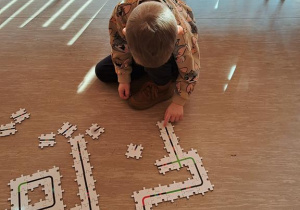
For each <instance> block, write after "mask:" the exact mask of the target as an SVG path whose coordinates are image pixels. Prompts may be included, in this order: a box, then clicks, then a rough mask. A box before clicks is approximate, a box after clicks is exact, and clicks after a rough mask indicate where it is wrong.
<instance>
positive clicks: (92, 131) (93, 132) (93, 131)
mask: <svg viewBox="0 0 300 210" xmlns="http://www.w3.org/2000/svg"><path fill="white" fill-rule="evenodd" d="M102 133H104V128H101V127H100V126H99V125H98V124H92V126H91V127H90V128H89V129H87V130H86V131H85V134H86V135H89V136H90V137H92V139H94V140H95V139H99V136H100V135H101V134H102Z"/></svg>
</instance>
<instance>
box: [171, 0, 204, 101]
mask: <svg viewBox="0 0 300 210" xmlns="http://www.w3.org/2000/svg"><path fill="white" fill-rule="evenodd" d="M168 2H169V4H170V6H171V7H173V13H174V15H175V18H176V20H177V24H178V25H180V26H181V27H182V28H183V34H179V35H178V36H177V42H176V46H175V49H174V52H173V55H174V57H175V59H176V63H177V66H178V70H179V75H178V78H177V80H176V91H175V92H176V94H174V96H173V99H172V101H173V102H174V103H176V104H179V105H184V104H185V103H186V101H187V100H188V99H189V96H190V95H191V94H192V92H193V90H194V88H195V85H196V84H197V81H198V79H199V72H200V52H199V46H198V32H197V26H196V23H195V20H194V16H193V13H192V10H191V8H190V7H189V6H187V5H186V4H185V3H183V2H181V1H179V0H178V1H176V2H175V3H174V2H172V1H168Z"/></svg>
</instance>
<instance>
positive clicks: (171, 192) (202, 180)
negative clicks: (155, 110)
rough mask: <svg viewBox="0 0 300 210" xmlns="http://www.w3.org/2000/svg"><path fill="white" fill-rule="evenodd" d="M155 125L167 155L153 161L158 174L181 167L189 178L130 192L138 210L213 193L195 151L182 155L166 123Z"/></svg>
mask: <svg viewBox="0 0 300 210" xmlns="http://www.w3.org/2000/svg"><path fill="white" fill-rule="evenodd" d="M157 126H158V127H159V129H160V132H161V138H162V139H163V140H164V144H165V149H166V150H167V152H169V155H168V156H165V157H164V158H162V159H160V160H157V161H156V163H155V165H156V166H157V167H158V169H159V172H160V173H162V174H165V173H166V172H168V171H171V170H175V169H176V170H180V169H181V168H182V167H184V166H185V167H187V169H188V170H189V171H190V173H191V174H192V177H193V178H192V179H188V180H186V181H184V182H179V183H176V182H174V183H173V184H170V185H165V186H161V185H159V186H158V187H155V188H150V189H145V188H144V189H143V190H140V191H138V192H133V195H132V197H133V198H134V201H135V202H136V209H138V210H149V209H152V205H153V204H155V205H158V203H161V202H164V201H171V202H174V200H175V199H178V198H183V197H186V198H189V196H192V195H194V194H200V193H201V194H202V195H204V193H205V192H207V191H209V190H211V191H212V190H213V185H212V184H211V182H210V181H209V179H208V175H207V171H206V170H205V168H204V167H203V165H202V158H201V157H200V156H199V154H198V153H197V151H196V150H193V149H192V150H190V151H189V152H187V153H186V152H183V149H182V148H181V147H180V145H179V144H178V138H177V137H176V135H175V133H174V130H173V126H172V125H171V124H170V123H168V125H167V126H166V127H164V126H163V122H158V123H157Z"/></svg>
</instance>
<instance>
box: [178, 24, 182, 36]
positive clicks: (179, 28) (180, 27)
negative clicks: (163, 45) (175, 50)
mask: <svg viewBox="0 0 300 210" xmlns="http://www.w3.org/2000/svg"><path fill="white" fill-rule="evenodd" d="M177 29H178V30H177V33H178V34H181V35H182V34H183V28H182V26H180V25H177Z"/></svg>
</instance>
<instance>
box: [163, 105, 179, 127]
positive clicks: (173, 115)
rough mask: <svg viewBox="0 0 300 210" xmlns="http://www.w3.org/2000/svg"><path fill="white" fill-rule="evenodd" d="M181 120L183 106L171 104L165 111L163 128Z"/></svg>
mask: <svg viewBox="0 0 300 210" xmlns="http://www.w3.org/2000/svg"><path fill="white" fill-rule="evenodd" d="M182 119H183V106H181V105H178V104H175V103H171V104H170V105H169V107H168V108H167V110H166V113H165V120H164V126H166V125H167V123H168V122H169V121H170V122H178V121H179V120H182Z"/></svg>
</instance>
